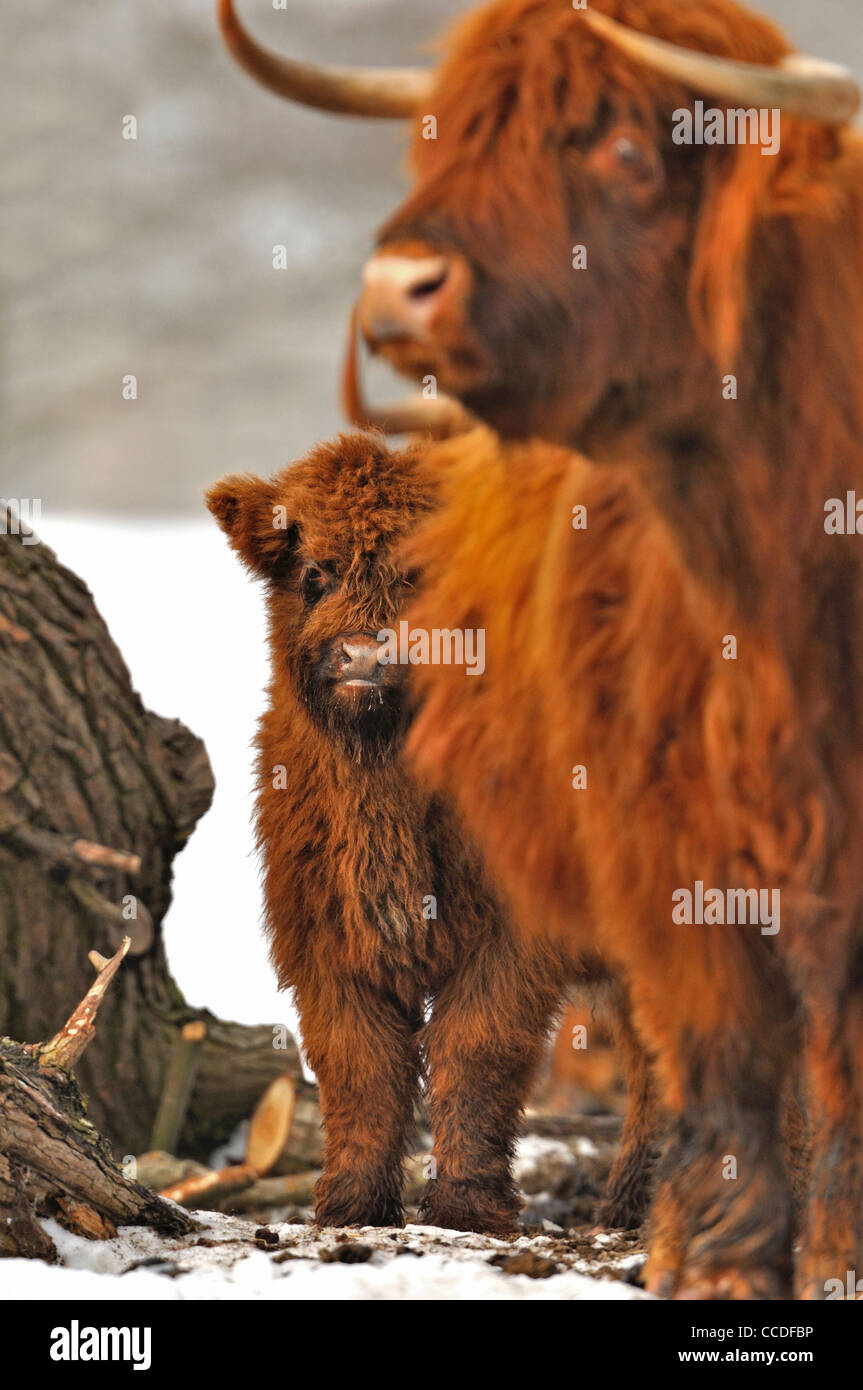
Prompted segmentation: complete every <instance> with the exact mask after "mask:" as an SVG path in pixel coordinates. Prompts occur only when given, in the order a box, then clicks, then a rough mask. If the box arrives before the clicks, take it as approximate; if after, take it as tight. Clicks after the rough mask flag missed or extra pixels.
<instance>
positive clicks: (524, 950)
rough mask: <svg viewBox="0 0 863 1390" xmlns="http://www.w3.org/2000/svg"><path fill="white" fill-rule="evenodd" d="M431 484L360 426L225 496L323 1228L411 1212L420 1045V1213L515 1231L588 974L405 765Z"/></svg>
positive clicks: (619, 1217) (626, 1187)
mask: <svg viewBox="0 0 863 1390" xmlns="http://www.w3.org/2000/svg"><path fill="white" fill-rule="evenodd" d="M432 492H433V488H432V485H431V484H430V482H429V481H428V480H427V478H426V476H425V475H424V472H423V470H422V468H421V467H420V466H419V456H418V454H417V453H416V452H415V451H407V452H404V453H400V454H391V453H390V452H389V451H388V450H387V449H386V448H385V447H384V445H383V443H382V442H379V441H376V440H374V439H373V438H371V437H369V436H357V437H345V438H342V439H341V440H339V441H338V442H336V443H335V444H331V445H324V446H321V447H319V448H317V449H316V450H314V452H313V453H312V454H311V455H309V457H307V458H306V459H305V460H303V461H301V462H300V463H297V464H295V465H293V466H292V467H289V468H287V469H285V470H284V471H283V472H282V473H280V474H279V475H278V476H277V477H276V478H274V479H273V480H272V481H271V482H265V481H263V480H262V479H259V478H254V477H250V476H241V477H233V478H227V479H225V480H224V481H222V482H221V483H218V484H217V485H216V486H214V487H213V488H212V489H211V490H210V492H209V493H208V497H207V501H208V505H209V507H210V510H211V511H212V512H213V514H214V515H215V516H216V518H217V519H218V521H219V523H220V525H221V526H222V528H223V529H224V530H225V531H226V533H227V535H228V537H229V538H230V541H231V544H232V546H233V547H234V549H235V550H236V551H237V553H238V554H239V556H240V557H241V559H242V560H243V561H244V563H245V564H246V566H247V567H248V569H249V570H250V571H251V573H252V574H253V575H254V576H255V577H257V578H261V579H263V580H264V581H265V582H266V594H267V607H268V615H269V631H270V649H271V655H272V680H271V685H270V691H269V695H270V698H269V705H268V708H267V711H266V713H265V715H264V717H263V720H262V723H261V727H260V732H259V735H258V838H259V842H260V845H261V848H262V850H263V857H264V864H265V870H266V920H267V926H268V931H269V935H270V939H271V943H272V955H273V960H274V962H275V965H276V969H277V972H278V977H279V981H280V983H281V985H282V986H283V987H288V986H291V987H293V989H294V991H295V995H296V1001H297V1005H298V1008H299V1012H300V1017H301V1023H302V1031H303V1040H304V1045H305V1050H306V1055H307V1056H308V1059H309V1062H310V1064H311V1066H312V1067H313V1068H314V1070H315V1072H316V1074H317V1077H318V1081H319V1083H320V1088H321V1106H322V1112H323V1118H324V1125H325V1129H326V1148H325V1157H324V1171H323V1175H322V1177H321V1179H320V1182H319V1184H318V1188H317V1192H316V1203H315V1212H316V1218H317V1220H318V1222H319V1223H321V1224H323V1225H338V1226H343V1225H351V1224H360V1225H393V1224H398V1223H399V1222H400V1221H401V1219H402V1162H403V1158H404V1155H405V1151H406V1146H407V1144H408V1140H409V1137H410V1133H411V1129H412V1123H413V1110H414V1102H415V1100H416V1098H417V1094H418V1087H419V1080H420V1074H421V1070H422V1066H421V1054H422V1062H423V1064H424V1065H425V1066H427V1068H428V1072H429V1109H430V1118H431V1122H432V1127H433V1130H434V1135H435V1145H434V1153H433V1156H434V1159H435V1162H436V1179H435V1180H432V1181H430V1182H429V1184H428V1187H427V1190H426V1194H425V1196H424V1198H423V1201H422V1205H421V1218H422V1220H424V1221H426V1222H428V1223H430V1224H433V1225H439V1226H444V1227H449V1228H455V1229H467V1230H481V1231H490V1232H494V1233H497V1234H502V1233H504V1232H507V1231H509V1230H510V1229H512V1227H513V1225H514V1222H515V1218H516V1215H517V1212H518V1197H517V1194H516V1191H515V1189H514V1187H513V1183H512V1179H511V1175H510V1160H511V1156H512V1149H513V1144H514V1140H515V1136H516V1132H517V1127H518V1124H519V1120H520V1115H521V1109H522V1106H523V1104H524V1102H525V1099H526V1097H527V1094H528V1091H529V1089H530V1086H531V1082H532V1081H533V1079H534V1077H535V1074H536V1071H537V1067H538V1064H539V1062H540V1060H541V1057H542V1054H543V1049H544V1045H545V1042H546V1039H547V1034H548V1030H549V1027H550V1024H551V1021H552V1020H553V1017H554V1015H555V1013H556V1012H557V1010H558V1008H559V1005H560V1002H561V996H562V993H563V985H564V981H565V980H567V979H568V980H580V981H582V982H583V981H585V980H586V978H587V969H588V963H586V962H582V961H578V962H575V961H573V959H572V958H571V957H569V956H568V954H567V953H566V951H565V950H563V949H562V948H556V947H551V946H549V945H548V944H546V943H544V942H542V941H541V940H534V941H532V942H531V941H528V942H525V941H524V940H523V939H522V938H521V937H520V936H519V935H518V934H517V933H515V932H514V931H513V929H512V928H511V926H510V923H509V921H508V920H507V916H506V914H505V913H504V911H503V909H502V908H501V906H500V905H499V903H497V902H496V901H495V899H494V897H493V895H492V892H491V889H490V887H489V884H488V882H487V881H486V878H485V875H484V872H483V869H482V865H481V863H480V861H479V859H478V857H477V855H476V853H475V852H474V851H473V849H472V848H471V846H470V845H469V844H468V843H467V842H466V840H465V837H464V835H463V834H462V833H461V831H460V829H459V827H458V825H457V824H456V822H455V820H454V817H453V815H452V813H451V812H450V811H449V810H448V808H447V805H446V804H445V803H444V802H443V801H442V800H441V799H440V798H437V797H435V796H430V795H429V794H427V793H426V792H425V791H424V790H423V789H422V787H421V786H419V785H418V784H417V783H416V781H415V780H414V779H413V778H412V777H411V776H410V775H409V774H408V773H407V771H406V770H405V768H404V767H403V765H402V762H401V759H400V756H399V753H400V748H401V744H402V741H403V736H404V731H405V725H406V720H407V714H408V710H407V701H406V688H407V687H406V683H405V674H406V668H405V667H404V666H400V665H394V664H387V665H383V664H381V663H380V662H379V660H378V657H379V653H380V644H379V642H378V638H377V634H379V633H380V632H382V631H383V630H384V629H387V628H392V627H394V626H395V625H396V622H397V619H398V615H399V612H400V610H401V607H402V604H403V602H404V599H405V596H406V594H407V592H408V591H409V585H408V582H407V580H406V579H405V577H404V575H403V574H402V572H401V571H400V570H399V568H398V567H397V564H396V560H395V554H396V550H397V548H398V546H399V545H400V544H401V543H402V542H403V541H404V538H405V536H406V535H407V534H408V533H409V532H410V531H411V530H412V528H413V527H414V526H415V525H416V523H417V521H418V520H419V519H420V518H421V517H422V516H423V515H424V514H425V513H426V512H427V511H428V508H429V506H430V503H431V499H432ZM462 679H467V680H468V684H471V683H474V682H472V681H471V680H470V679H469V678H467V677H466V676H465V673H464V669H463V668H462ZM589 967H590V972H591V978H592V979H593V981H599V980H602V978H603V974H604V972H603V970H602V967H601V966H599V965H598V964H597V963H595V962H591V963H589ZM429 998H431V1000H432V1009H431V1015H430V1018H429V1020H428V1021H427V1022H426V1023H425V1025H424V1015H425V1009H426V1004H427V1001H428V999H429ZM624 1044H625V1045H627V1046H629V1047H630V1053H629V1054H627V1055H628V1061H629V1069H630V1076H629V1081H630V1088H631V1090H632V1092H633V1099H632V1110H631V1117H630V1121H629V1124H628V1128H627V1141H626V1142H625V1143H624V1146H623V1151H622V1154H621V1158H620V1159H619V1161H618V1163H617V1165H616V1167H615V1169H614V1171H613V1174H612V1178H611V1182H610V1186H609V1193H608V1197H607V1201H606V1207H605V1220H606V1221H608V1223H609V1224H624V1225H627V1224H632V1223H633V1222H634V1221H635V1220H637V1219H638V1218H639V1216H640V1214H641V1209H642V1208H643V1206H644V1202H645V1197H646V1184H647V1179H648V1176H649V1156H650V1135H649V1133H648V1126H649V1124H650V1095H649V1081H648V1078H647V1075H646V1072H645V1068H644V1063H643V1060H642V1059H641V1057H640V1055H639V1054H638V1053H634V1052H632V1050H631V1044H630V1043H629V1035H628V1033H626V1031H625V1020H624Z"/></svg>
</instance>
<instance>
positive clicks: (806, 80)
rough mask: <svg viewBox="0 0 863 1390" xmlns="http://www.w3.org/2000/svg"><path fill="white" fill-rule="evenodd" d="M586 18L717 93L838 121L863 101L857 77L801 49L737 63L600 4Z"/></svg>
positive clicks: (641, 57) (660, 66) (643, 56)
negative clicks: (656, 33)
mask: <svg viewBox="0 0 863 1390" xmlns="http://www.w3.org/2000/svg"><path fill="white" fill-rule="evenodd" d="M584 18H585V19H586V20H587V22H588V24H589V25H590V27H591V28H592V29H593V30H594V31H595V32H596V33H597V34H601V35H602V36H603V37H604V38H607V39H608V41H609V42H610V43H613V44H615V45H616V47H617V48H620V49H622V50H623V52H624V53H628V54H629V56H630V57H631V58H635V59H636V61H638V62H642V63H644V64H645V65H646V66H647V67H651V68H654V69H655V70H656V71H657V72H662V73H665V75H666V76H667V77H674V78H677V79H678V81H680V82H683V83H685V84H686V85H687V86H688V87H694V88H695V89H696V90H698V91H704V92H708V93H710V95H711V96H717V97H720V98H722V97H724V98H725V99H726V100H727V101H740V102H745V103H746V104H747V106H758V107H761V106H767V107H779V108H780V109H781V110H782V111H787V112H788V113H789V115H792V116H803V117H804V118H805V119H807V120H810V121H828V122H830V123H834V124H835V123H840V122H842V121H850V120H851V118H852V116H854V115H855V114H856V112H857V110H858V109H859V106H860V88H859V86H858V84H857V81H856V79H855V78H854V76H853V74H852V73H850V72H849V71H848V69H847V68H842V67H839V66H838V65H837V64H836V63H827V62H824V61H822V60H821V59H820V58H808V57H804V56H803V55H802V54H799V53H792V54H790V55H789V56H788V57H787V58H783V59H782V61H781V63H779V64H778V65H777V66H776V67H769V66H768V65H766V64H764V63H735V62H732V61H731V60H730V59H728V58H716V57H714V56H712V55H711V54H708V53H699V52H697V51H696V50H695V49H692V48H681V47H680V46H679V45H677V44H673V43H667V42H666V41H665V40H664V39H654V38H651V37H650V36H649V35H648V34H642V33H640V32H639V31H638V30H637V29H630V28H629V27H628V26H627V25H625V24H618V22H617V20H614V19H609V18H608V16H607V15H604V14H599V13H597V11H596V10H585V12H584Z"/></svg>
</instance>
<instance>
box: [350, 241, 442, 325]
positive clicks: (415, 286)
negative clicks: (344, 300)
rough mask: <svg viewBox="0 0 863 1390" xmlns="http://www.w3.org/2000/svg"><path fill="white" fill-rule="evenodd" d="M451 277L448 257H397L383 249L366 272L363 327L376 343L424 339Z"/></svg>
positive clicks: (362, 301) (369, 264)
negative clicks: (402, 339) (401, 339)
mask: <svg viewBox="0 0 863 1390" xmlns="http://www.w3.org/2000/svg"><path fill="white" fill-rule="evenodd" d="M449 276H450V266H449V261H448V260H447V259H446V257H445V256H424V257H421V258H415V257H413V256H396V255H392V254H388V253H387V252H381V253H379V254H378V255H376V256H373V257H372V259H371V260H370V261H369V262H368V263H367V265H366V268H365V271H364V272H363V295H362V299H361V301H360V328H361V329H362V332H363V334H364V335H365V337H366V339H367V340H368V341H369V342H370V343H372V344H377V343H385V342H390V341H392V340H393V339H395V338H422V336H423V333H424V331H425V328H426V326H427V324H428V322H429V319H430V318H431V317H432V315H433V313H434V311H435V309H436V308H437V306H438V304H439V303H440V300H441V297H442V295H443V293H444V291H445V289H446V287H447V282H448V280H449Z"/></svg>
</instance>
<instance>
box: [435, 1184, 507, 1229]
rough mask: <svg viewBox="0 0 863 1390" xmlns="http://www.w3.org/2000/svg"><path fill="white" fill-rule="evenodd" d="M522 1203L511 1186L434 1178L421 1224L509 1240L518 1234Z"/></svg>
mask: <svg viewBox="0 0 863 1390" xmlns="http://www.w3.org/2000/svg"><path fill="white" fill-rule="evenodd" d="M520 1210H521V1202H520V1200H519V1197H518V1194H517V1193H516V1190H515V1188H514V1187H513V1186H512V1184H511V1183H500V1182H498V1183H482V1182H471V1181H463V1180H460V1179H457V1178H432V1179H430V1180H429V1182H428V1184H427V1185H426V1189H425V1192H424V1193H423V1196H422V1200H421V1201H420V1205H419V1215H418V1217H417V1220H418V1221H419V1223H420V1225H422V1226H440V1227H441V1228H442V1229H443V1230H445V1231H476V1232H477V1233H478V1234H480V1235H487V1236H501V1237H503V1238H506V1237H508V1236H514V1235H516V1234H517V1233H518V1214H519V1212H520Z"/></svg>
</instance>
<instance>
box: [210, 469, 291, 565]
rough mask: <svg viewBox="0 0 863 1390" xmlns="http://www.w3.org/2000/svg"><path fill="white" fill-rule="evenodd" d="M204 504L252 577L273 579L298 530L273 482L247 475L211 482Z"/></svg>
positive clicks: (283, 563)
mask: <svg viewBox="0 0 863 1390" xmlns="http://www.w3.org/2000/svg"><path fill="white" fill-rule="evenodd" d="M205 501H206V503H207V506H208V507H209V509H210V511H211V512H212V513H213V516H214V517H215V518H216V520H217V521H218V523H219V525H220V526H221V528H222V530H223V531H224V532H225V535H226V536H227V537H228V539H229V541H230V542H231V545H232V546H233V548H234V550H236V552H237V554H238V555H239V556H240V558H241V560H242V561H243V563H244V564H245V565H247V566H248V568H249V569H250V570H251V571H252V572H253V573H254V574H259V575H263V576H270V577H272V576H273V575H275V574H276V573H278V571H279V570H280V569H282V568H283V567H284V566H285V564H286V563H287V562H289V561H290V558H291V554H292V552H293V549H294V547H295V545H296V540H297V528H296V525H295V524H294V523H293V521H292V520H291V518H290V517H289V516H288V515H287V511H286V508H285V506H284V504H283V503H280V502H279V501H278V497H277V489H276V485H275V483H272V482H267V481H266V480H265V479H263V478H255V477H253V476H252V474H250V473H242V474H235V475H234V476H233V477H230V478H223V479H222V481H221V482H220V483H214V484H213V486H212V487H211V488H209V489H208V491H207V493H206V494H205Z"/></svg>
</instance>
